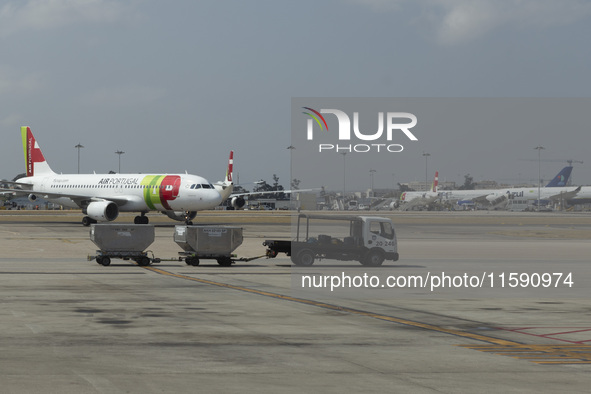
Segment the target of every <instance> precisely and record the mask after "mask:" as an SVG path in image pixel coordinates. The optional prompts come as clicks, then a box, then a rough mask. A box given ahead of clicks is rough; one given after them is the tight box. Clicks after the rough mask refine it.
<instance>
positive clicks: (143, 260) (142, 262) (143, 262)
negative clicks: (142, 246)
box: [137, 256, 150, 267]
mask: <svg viewBox="0 0 591 394" xmlns="http://www.w3.org/2000/svg"><path fill="white" fill-rule="evenodd" d="M137 263H138V265H139V266H140V267H146V266H148V265H150V258H148V257H146V256H144V257H140V258H139V259H137Z"/></svg>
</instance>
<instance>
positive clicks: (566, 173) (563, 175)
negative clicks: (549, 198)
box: [546, 166, 573, 187]
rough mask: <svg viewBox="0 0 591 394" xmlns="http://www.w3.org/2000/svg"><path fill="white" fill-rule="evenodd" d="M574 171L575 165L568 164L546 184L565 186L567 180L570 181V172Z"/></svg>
mask: <svg viewBox="0 0 591 394" xmlns="http://www.w3.org/2000/svg"><path fill="white" fill-rule="evenodd" d="M572 171H573V167H572V166H566V167H564V168H563V169H562V170H560V172H559V173H558V175H556V176H555V177H554V178H553V179H552V180H551V181H550V183H548V184H547V185H546V187H563V186H566V184H567V182H568V178H570V174H571V172H572Z"/></svg>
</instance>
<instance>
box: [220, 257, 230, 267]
mask: <svg viewBox="0 0 591 394" xmlns="http://www.w3.org/2000/svg"><path fill="white" fill-rule="evenodd" d="M217 261H218V264H219V265H221V266H222V267H229V266H231V265H232V259H231V258H229V257H220V258H218V259H217Z"/></svg>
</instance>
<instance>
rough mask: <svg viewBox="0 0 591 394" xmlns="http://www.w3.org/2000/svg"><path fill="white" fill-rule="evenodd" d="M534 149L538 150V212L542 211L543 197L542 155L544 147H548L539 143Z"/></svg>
mask: <svg viewBox="0 0 591 394" xmlns="http://www.w3.org/2000/svg"><path fill="white" fill-rule="evenodd" d="M534 149H535V150H537V151H538V212H540V197H541V192H542V179H541V178H542V166H541V162H542V160H541V159H540V157H541V153H542V149H546V148H544V147H543V146H542V145H538V146H536V147H535V148H534Z"/></svg>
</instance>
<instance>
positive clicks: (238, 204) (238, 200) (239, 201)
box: [230, 197, 246, 208]
mask: <svg viewBox="0 0 591 394" xmlns="http://www.w3.org/2000/svg"><path fill="white" fill-rule="evenodd" d="M245 203H246V201H244V198H242V197H232V200H230V204H231V205H232V207H234V208H242V207H243V206H244V204H245Z"/></svg>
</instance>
